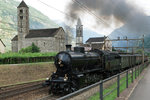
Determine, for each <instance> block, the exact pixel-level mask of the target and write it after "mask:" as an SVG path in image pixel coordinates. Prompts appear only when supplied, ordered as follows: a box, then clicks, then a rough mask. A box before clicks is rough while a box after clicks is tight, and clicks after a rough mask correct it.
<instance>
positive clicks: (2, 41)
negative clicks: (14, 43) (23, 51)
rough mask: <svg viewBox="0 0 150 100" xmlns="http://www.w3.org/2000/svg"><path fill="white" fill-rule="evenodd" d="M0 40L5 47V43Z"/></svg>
mask: <svg viewBox="0 0 150 100" xmlns="http://www.w3.org/2000/svg"><path fill="white" fill-rule="evenodd" d="M0 41H1V42H2V44H3V45H4V46H5V47H6V45H5V44H4V42H3V41H2V40H1V39H0Z"/></svg>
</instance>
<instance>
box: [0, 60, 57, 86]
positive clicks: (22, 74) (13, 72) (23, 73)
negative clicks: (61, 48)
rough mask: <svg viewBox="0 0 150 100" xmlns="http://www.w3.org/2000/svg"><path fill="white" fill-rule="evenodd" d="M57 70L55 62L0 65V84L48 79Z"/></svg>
mask: <svg viewBox="0 0 150 100" xmlns="http://www.w3.org/2000/svg"><path fill="white" fill-rule="evenodd" d="M55 70H56V68H55V67H54V64H53V63H34V64H18V65H0V86H3V85H8V84H16V83H21V82H27V81H32V80H39V79H46V78H47V77H49V76H50V74H51V73H52V72H54V71H55Z"/></svg>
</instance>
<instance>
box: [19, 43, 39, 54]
mask: <svg viewBox="0 0 150 100" xmlns="http://www.w3.org/2000/svg"><path fill="white" fill-rule="evenodd" d="M37 52H40V48H39V47H37V46H36V45H35V44H34V43H32V45H31V46H28V47H27V48H22V49H21V50H20V51H19V53H37Z"/></svg>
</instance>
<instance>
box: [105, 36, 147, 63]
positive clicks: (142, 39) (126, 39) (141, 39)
mask: <svg viewBox="0 0 150 100" xmlns="http://www.w3.org/2000/svg"><path fill="white" fill-rule="evenodd" d="M106 41H127V47H114V48H124V49H126V51H127V52H128V49H129V48H131V49H132V52H134V51H133V49H134V48H142V63H144V35H143V37H142V38H140V39H128V38H127V37H126V38H125V39H120V37H118V39H112V40H104V50H105V48H106V47H105V43H106ZM129 41H142V47H139V46H132V47H131V46H129Z"/></svg>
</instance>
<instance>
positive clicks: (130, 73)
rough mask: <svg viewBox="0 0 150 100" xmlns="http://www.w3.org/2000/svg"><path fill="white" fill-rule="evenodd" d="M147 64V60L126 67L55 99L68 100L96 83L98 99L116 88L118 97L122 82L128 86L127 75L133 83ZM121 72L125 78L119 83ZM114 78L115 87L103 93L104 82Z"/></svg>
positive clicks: (101, 99)
mask: <svg viewBox="0 0 150 100" xmlns="http://www.w3.org/2000/svg"><path fill="white" fill-rule="evenodd" d="M147 64H149V62H146V63H144V64H141V65H138V66H136V67H133V68H131V69H128V70H126V71H124V72H121V73H119V74H117V75H114V76H112V77H110V78H107V79H105V80H101V81H100V82H97V83H95V84H92V85H90V86H87V87H85V88H82V89H80V90H78V91H75V92H73V93H71V94H68V95H66V96H64V97H61V98H59V99H57V100H66V99H68V100H69V98H72V97H74V96H76V95H78V94H80V93H82V92H85V91H87V90H89V89H91V88H94V87H96V86H98V85H99V87H100V89H99V95H100V96H99V97H100V98H99V99H100V100H103V99H104V98H105V97H107V96H108V95H110V94H111V93H113V92H114V91H115V90H117V97H119V95H120V87H121V85H122V84H124V82H125V83H126V88H128V86H129V76H131V82H132V83H133V81H134V79H136V78H137V77H138V76H139V75H140V73H141V72H142V71H143V69H144V68H145V65H146V66H147ZM123 74H125V78H126V79H125V80H124V81H122V82H121V83H120V80H121V79H122V78H123V77H122V78H121V77H120V76H121V75H123ZM114 78H117V87H115V88H113V89H112V90H111V91H109V92H108V93H105V94H103V93H104V87H103V84H104V83H106V82H107V81H109V80H112V79H114Z"/></svg>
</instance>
